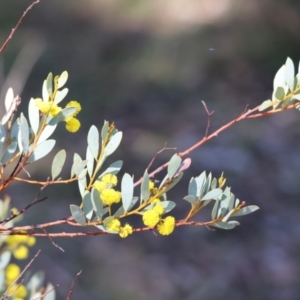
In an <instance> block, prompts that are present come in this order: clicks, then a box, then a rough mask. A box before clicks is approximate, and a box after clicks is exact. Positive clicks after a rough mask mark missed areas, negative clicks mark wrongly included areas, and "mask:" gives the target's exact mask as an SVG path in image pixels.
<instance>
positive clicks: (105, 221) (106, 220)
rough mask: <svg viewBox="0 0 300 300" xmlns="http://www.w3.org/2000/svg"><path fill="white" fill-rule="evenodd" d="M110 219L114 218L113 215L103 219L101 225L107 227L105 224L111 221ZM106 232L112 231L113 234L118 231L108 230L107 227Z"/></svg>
mask: <svg viewBox="0 0 300 300" xmlns="http://www.w3.org/2000/svg"><path fill="white" fill-rule="evenodd" d="M112 220H115V217H112V216H111V217H107V218H105V219H104V221H103V225H104V226H105V227H106V228H107V225H108V224H109V223H110V222H111V221H112ZM107 230H108V232H110V233H114V234H117V233H119V231H114V230H110V229H109V228H107Z"/></svg>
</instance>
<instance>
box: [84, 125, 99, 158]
mask: <svg viewBox="0 0 300 300" xmlns="http://www.w3.org/2000/svg"><path fill="white" fill-rule="evenodd" d="M87 142H88V145H89V149H90V151H91V153H92V155H93V157H94V158H95V159H97V158H98V156H99V131H98V129H97V127H96V126H94V125H92V126H91V128H90V130H89V133H88V136H87Z"/></svg>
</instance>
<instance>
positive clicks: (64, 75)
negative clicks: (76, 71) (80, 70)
mask: <svg viewBox="0 0 300 300" xmlns="http://www.w3.org/2000/svg"><path fill="white" fill-rule="evenodd" d="M68 77H69V75H68V72H67V71H63V72H62V73H61V75H60V76H59V78H58V88H59V89H60V88H62V87H63V86H64V85H65V84H66V82H67V80H68Z"/></svg>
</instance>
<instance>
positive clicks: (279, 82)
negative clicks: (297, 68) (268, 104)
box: [273, 65, 285, 91]
mask: <svg viewBox="0 0 300 300" xmlns="http://www.w3.org/2000/svg"><path fill="white" fill-rule="evenodd" d="M279 86H282V87H284V86H285V65H283V66H282V67H281V68H280V69H279V70H278V71H277V73H276V75H275V78H274V82H273V89H274V91H275V90H276V89H277V87H279Z"/></svg>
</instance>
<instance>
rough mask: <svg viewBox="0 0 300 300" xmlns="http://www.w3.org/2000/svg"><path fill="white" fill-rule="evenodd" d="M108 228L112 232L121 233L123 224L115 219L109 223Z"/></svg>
mask: <svg viewBox="0 0 300 300" xmlns="http://www.w3.org/2000/svg"><path fill="white" fill-rule="evenodd" d="M106 226H107V228H108V229H109V230H111V231H116V232H119V231H120V226H121V223H120V221H119V220H118V219H113V220H111V221H109V222H108V224H107V225H106Z"/></svg>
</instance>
